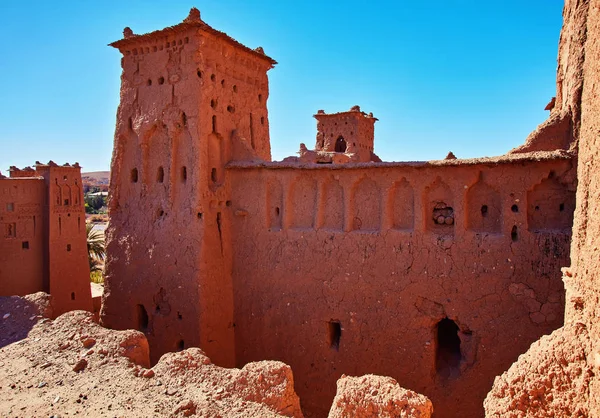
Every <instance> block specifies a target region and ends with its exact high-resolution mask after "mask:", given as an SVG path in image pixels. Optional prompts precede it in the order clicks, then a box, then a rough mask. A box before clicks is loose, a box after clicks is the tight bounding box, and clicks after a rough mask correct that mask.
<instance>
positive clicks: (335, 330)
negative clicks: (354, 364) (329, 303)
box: [327, 320, 342, 351]
mask: <svg viewBox="0 0 600 418" xmlns="http://www.w3.org/2000/svg"><path fill="white" fill-rule="evenodd" d="M327 326H328V329H329V347H331V348H333V349H334V350H335V351H340V338H341V337H342V324H341V323H340V321H335V320H332V321H329V322H328V323H327Z"/></svg>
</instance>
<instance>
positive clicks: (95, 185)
mask: <svg viewBox="0 0 600 418" xmlns="http://www.w3.org/2000/svg"><path fill="white" fill-rule="evenodd" d="M109 179H110V171H90V172H89V173H81V181H82V183H83V188H84V189H83V191H84V193H88V192H89V191H92V192H98V191H100V192H106V191H108V182H109Z"/></svg>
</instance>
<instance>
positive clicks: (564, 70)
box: [485, 0, 600, 417]
mask: <svg viewBox="0 0 600 418" xmlns="http://www.w3.org/2000/svg"><path fill="white" fill-rule="evenodd" d="M563 18H564V24H563V29H562V32H561V37H560V45H559V71H558V75H557V84H558V97H557V100H558V98H561V97H562V100H560V102H564V103H566V104H568V105H569V106H570V107H571V109H572V114H573V115H580V119H579V122H580V123H578V124H576V125H574V126H573V130H572V135H573V138H574V140H575V144H576V145H578V149H577V152H578V155H579V160H578V167H577V177H578V186H577V206H576V208H575V220H574V225H573V241H572V245H571V266H570V267H569V268H566V269H565V270H564V273H565V276H564V278H563V280H564V283H565V289H566V306H565V321H564V322H565V325H564V327H563V328H560V329H559V330H557V331H555V332H554V333H552V335H551V336H549V337H546V338H543V339H541V340H540V341H538V342H536V343H535V344H533V345H532V346H531V348H530V349H529V351H527V352H526V353H525V354H524V355H523V356H521V357H520V358H519V360H518V361H517V362H515V363H514V364H513V365H512V366H511V367H510V369H509V370H508V371H506V372H505V373H504V374H503V375H502V376H499V377H498V378H497V380H496V382H495V384H494V387H493V390H492V391H491V392H490V393H489V395H488V397H487V398H486V402H485V407H486V416H490V417H500V416H507V415H509V414H512V415H517V414H520V415H524V414H529V416H534V415H535V416H542V415H543V416H589V417H595V416H600V379H599V378H598V376H599V373H600V325H599V321H598V317H599V315H600V314H599V313H600V303H599V300H600V294H599V293H600V291H599V289H600V274H599V268H600V258H599V257H598V248H600V144H599V143H598V131H599V130H600V103H599V102H598V95H599V94H600V60H599V59H598V53H599V52H600V1H598V0H579V1H576V0H567V1H566V2H565V8H564V11H563ZM561 95H562V96H561ZM550 122H551V120H549V121H548V123H550Z"/></svg>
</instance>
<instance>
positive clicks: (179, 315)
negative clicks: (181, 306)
mask: <svg viewBox="0 0 600 418" xmlns="http://www.w3.org/2000/svg"><path fill="white" fill-rule="evenodd" d="M177 319H179V320H181V319H183V315H181V313H180V312H177Z"/></svg>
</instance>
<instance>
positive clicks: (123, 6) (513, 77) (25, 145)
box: [0, 0, 563, 172]
mask: <svg viewBox="0 0 600 418" xmlns="http://www.w3.org/2000/svg"><path fill="white" fill-rule="evenodd" d="M192 6H196V7H198V8H199V9H200V11H201V13H202V18H203V20H204V21H206V22H207V23H208V24H210V25H211V26H213V27H215V28H216V29H219V30H222V31H225V32H227V33H228V34H229V35H231V36H232V37H234V38H236V39H237V40H239V41H240V42H242V43H244V44H246V45H248V46H250V47H252V48H254V47H256V46H259V45H260V46H262V47H263V48H264V49H265V52H266V53H267V54H268V55H270V56H272V57H273V58H274V59H276V60H277V61H278V62H279V65H277V66H276V67H275V68H274V69H273V70H271V71H270V72H269V76H270V77H269V78H270V98H269V103H268V105H269V120H270V126H271V144H272V154H273V159H274V160H279V159H282V158H284V157H286V156H288V155H292V154H294V153H295V152H296V151H297V150H298V145H299V143H300V142H305V143H306V144H307V145H308V146H309V147H312V146H313V145H314V138H315V133H316V122H315V120H314V119H313V118H312V115H313V114H314V113H316V111H317V110H318V109H325V111H327V112H337V111H342V110H347V109H349V108H350V107H351V106H353V105H356V104H358V105H360V106H361V108H362V109H363V110H364V111H366V112H373V113H374V115H375V116H376V117H378V118H379V122H377V124H376V125H375V152H376V153H377V154H378V155H379V156H380V157H381V158H382V159H383V160H384V161H405V160H429V159H440V158H443V157H444V156H445V155H446V154H447V152H448V151H450V150H451V151H453V152H454V153H455V154H456V155H457V156H458V157H459V158H468V157H476V156H492V155H500V154H504V153H505V152H506V151H508V150H509V149H511V148H513V147H515V146H517V145H519V144H521V143H522V142H523V141H524V140H525V137H526V136H527V135H528V134H529V132H531V131H532V130H533V129H534V128H535V127H536V126H537V125H538V124H539V123H541V122H543V121H544V120H545V119H546V117H547V115H548V112H547V111H544V110H543V109H544V106H545V105H546V104H547V103H548V102H549V100H550V98H551V97H552V96H554V95H555V77H556V56H557V45H558V37H559V32H560V27H561V23H562V7H563V2H562V1H560V0H527V1H523V0H501V1H500V0H498V1H474V0H472V1H467V0H429V1H427V2H415V1H406V0H399V1H398V0H397V1H393V2H392V1H372V2H365V1H356V0H346V1H329V2H325V1H316V0H305V1H302V2H297V1H294V2H292V1H289V0H261V1H250V0H201V1H200V0H196V1H178V0H170V1H168V2H165V1H164V0H163V1H154V0H144V1H142V0H127V1H112V0H105V1H81V0H78V1H56V2H53V1H15V0H5V1H1V2H0V39H2V40H3V41H4V47H3V51H2V56H1V57H0V75H2V87H1V91H2V94H1V96H0V98H1V100H0V146H1V148H0V149H1V150H2V151H1V152H0V170H2V171H3V172H4V171H5V170H6V169H7V168H8V166H10V165H17V166H25V165H29V164H33V163H34V161H35V160H40V161H44V162H45V161H47V160H49V159H52V160H54V161H56V162H57V163H61V164H62V163H65V162H71V163H72V162H75V161H78V162H79V163H80V164H81V165H82V166H83V167H84V171H97V170H107V169H108V168H109V165H110V158H111V153H112V141H113V133H114V125H115V117H116V109H117V105H118V100H119V83H120V78H119V77H120V73H121V69H120V55H119V53H118V51H116V50H114V49H113V48H110V47H107V44H108V43H109V42H112V41H115V40H117V39H120V38H121V37H122V30H123V28H124V27H125V26H130V27H131V28H132V29H133V31H134V32H135V33H143V32H148V31H152V30H156V29H160V28H163V27H165V26H169V25H173V24H176V23H179V22H180V21H181V20H183V19H184V18H185V17H186V16H187V14H188V12H189V9H190V7H192Z"/></svg>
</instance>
